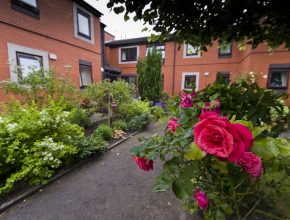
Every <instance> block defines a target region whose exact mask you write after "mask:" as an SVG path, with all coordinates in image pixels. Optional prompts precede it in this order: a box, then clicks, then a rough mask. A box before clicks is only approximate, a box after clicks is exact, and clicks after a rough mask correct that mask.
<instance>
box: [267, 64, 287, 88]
mask: <svg viewBox="0 0 290 220" xmlns="http://www.w3.org/2000/svg"><path fill="white" fill-rule="evenodd" d="M289 72H290V69H270V71H269V76H268V88H270V89H287V88H288V81H289Z"/></svg>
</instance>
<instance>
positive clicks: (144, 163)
mask: <svg viewBox="0 0 290 220" xmlns="http://www.w3.org/2000/svg"><path fill="white" fill-rule="evenodd" d="M133 160H134V161H135V163H136V164H137V165H138V166H139V167H140V168H141V169H142V170H145V171H150V170H153V160H147V159H146V158H144V157H133Z"/></svg>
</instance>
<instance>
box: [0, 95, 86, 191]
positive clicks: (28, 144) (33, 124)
mask: <svg viewBox="0 0 290 220" xmlns="http://www.w3.org/2000/svg"><path fill="white" fill-rule="evenodd" d="M63 109H64V104H63V103H61V102H58V103H56V102H55V101H53V100H51V101H49V102H48V106H47V108H44V109H42V110H39V108H38V107H37V106H36V104H31V105H28V106H25V107H21V106H20V105H14V108H13V109H10V111H11V112H6V113H5V114H3V115H2V116H1V117H0V152H1V154H0V178H1V184H0V194H3V193H6V192H8V191H9V190H11V189H12V188H13V186H14V184H15V183H16V182H19V181H21V180H27V181H28V182H29V183H30V184H40V183H44V182H46V180H47V179H48V178H49V177H51V176H52V174H53V173H54V170H55V169H57V168H59V167H60V166H61V165H63V164H64V163H66V161H69V160H71V159H72V158H73V157H74V155H75V154H77V148H76V146H75V143H76V142H77V140H79V139H80V138H82V137H83V136H84V130H83V128H81V127H79V126H78V125H76V124H72V123H71V122H70V120H69V112H67V111H63Z"/></svg>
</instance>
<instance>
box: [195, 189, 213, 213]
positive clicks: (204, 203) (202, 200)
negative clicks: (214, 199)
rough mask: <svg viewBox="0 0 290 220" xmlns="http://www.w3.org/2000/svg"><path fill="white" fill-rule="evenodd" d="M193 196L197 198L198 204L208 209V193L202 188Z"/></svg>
mask: <svg viewBox="0 0 290 220" xmlns="http://www.w3.org/2000/svg"><path fill="white" fill-rule="evenodd" d="M193 197H194V198H195V200H196V201H197V204H198V206H199V207H200V208H201V209H206V208H207V207H208V203H209V202H208V199H207V198H206V195H205V193H204V192H203V191H201V190H200V189H196V190H195V192H194V195H193Z"/></svg>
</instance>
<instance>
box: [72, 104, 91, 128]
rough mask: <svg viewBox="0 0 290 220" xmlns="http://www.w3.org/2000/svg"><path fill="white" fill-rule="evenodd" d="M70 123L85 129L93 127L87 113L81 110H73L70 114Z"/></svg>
mask: <svg viewBox="0 0 290 220" xmlns="http://www.w3.org/2000/svg"><path fill="white" fill-rule="evenodd" d="M70 121H71V122H72V123H73V124H77V125H79V126H81V127H84V128H88V127H90V126H91V125H92V123H91V121H90V118H89V116H88V113H87V111H86V110H85V109H81V108H74V109H72V111H71V112H70Z"/></svg>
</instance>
